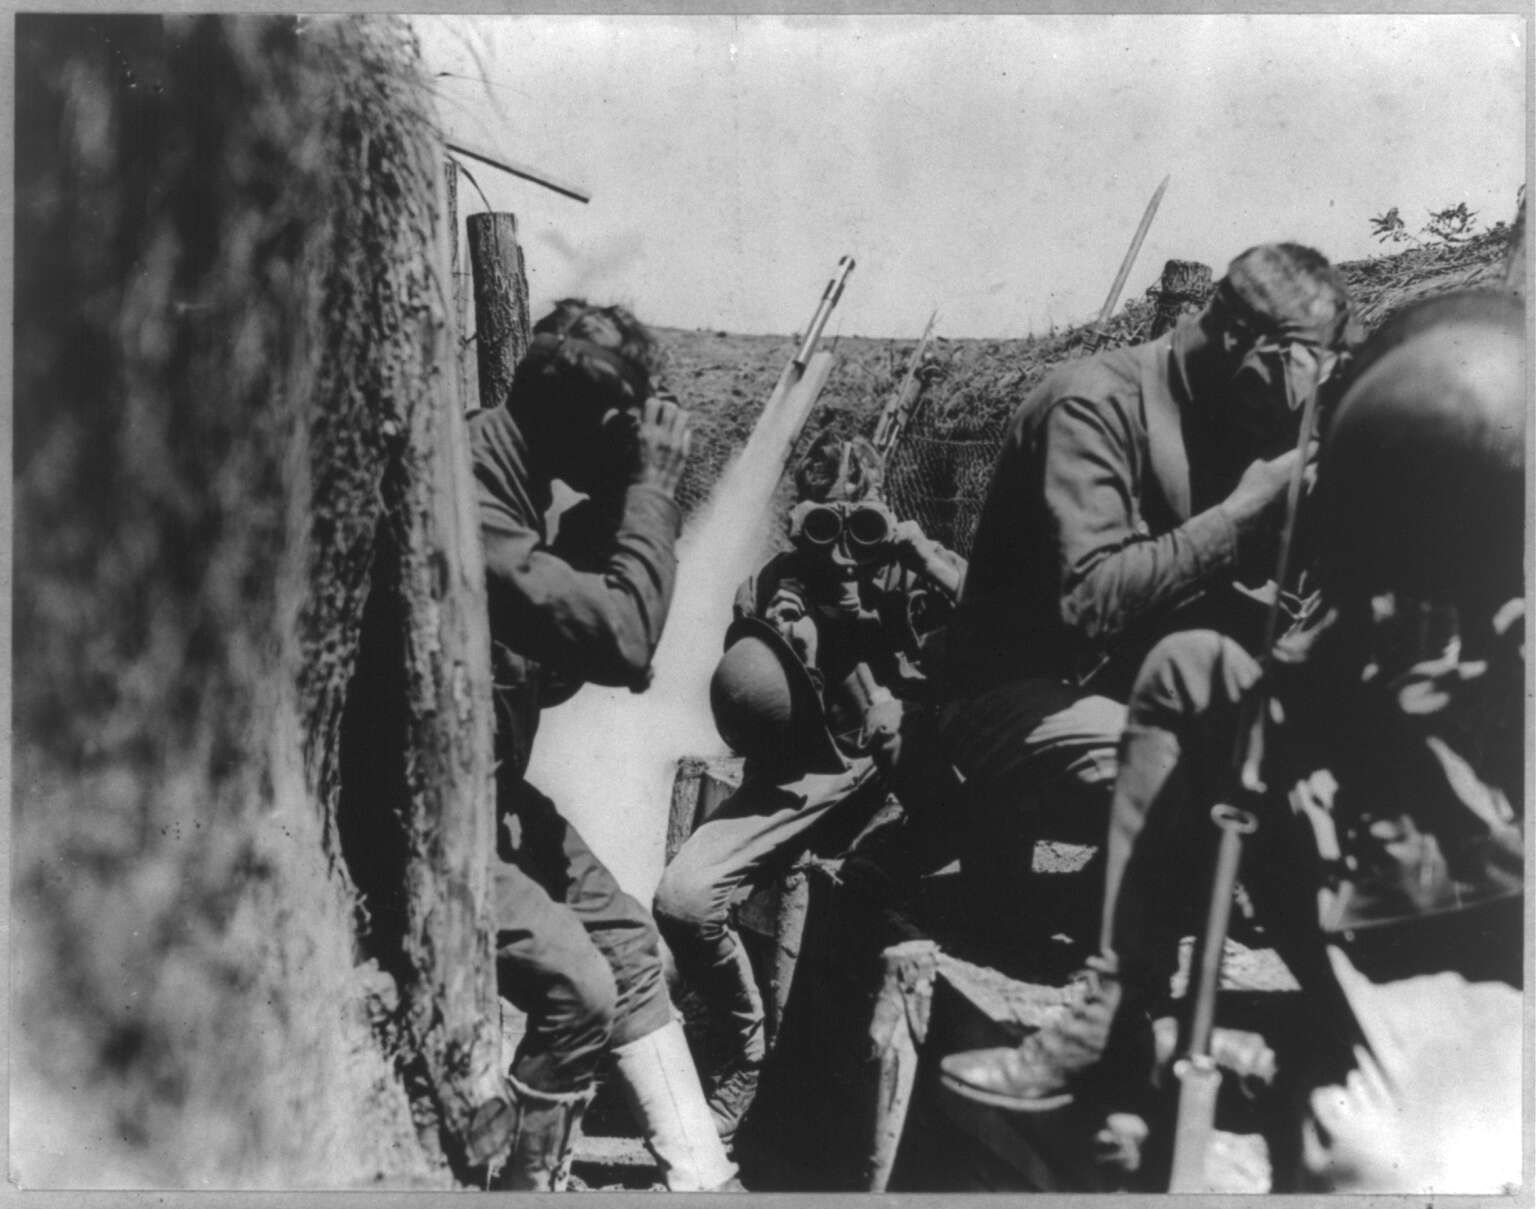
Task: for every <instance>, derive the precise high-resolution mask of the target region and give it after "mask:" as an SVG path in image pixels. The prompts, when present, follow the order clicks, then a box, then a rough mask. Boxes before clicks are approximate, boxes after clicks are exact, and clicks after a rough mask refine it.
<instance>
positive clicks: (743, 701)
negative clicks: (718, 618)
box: [709, 617, 847, 772]
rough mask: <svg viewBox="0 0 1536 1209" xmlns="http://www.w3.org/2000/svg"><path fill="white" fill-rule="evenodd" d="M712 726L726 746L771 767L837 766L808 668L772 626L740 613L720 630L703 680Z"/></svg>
mask: <svg viewBox="0 0 1536 1209" xmlns="http://www.w3.org/2000/svg"><path fill="white" fill-rule="evenodd" d="M709 707H710V710H711V711H712V712H713V713H714V716H715V727H716V729H717V730H719V732H720V737H721V738H722V739H724V740H725V741H726V743H727V744H729V745H730V748H731V750H732V751H734V752H736V753H737V754H738V755H742V756H746V757H747V758H748V759H749V760H753V761H756V762H760V763H763V764H766V765H769V766H772V767H774V768H780V769H795V770H803V771H805V772H841V771H842V770H843V769H845V768H846V767H847V764H846V762H845V761H844V760H843V757H842V756H841V755H840V754H839V753H838V750H837V744H836V743H835V742H834V741H833V739H832V735H831V733H830V732H829V731H828V729H827V722H826V715H825V712H824V711H823V709H822V704H821V696H820V694H819V693H818V692H817V691H816V685H815V683H814V682H813V681H812V680H811V675H810V672H808V671H807V670H806V667H805V665H804V664H803V663H801V662H800V660H799V658H798V657H797V656H796V655H795V653H794V651H793V650H792V649H791V648H790V646H789V644H788V643H787V642H785V641H784V639H783V638H781V637H780V636H779V633H778V631H777V630H775V629H774V628H773V626H771V625H769V624H768V623H767V622H766V621H763V620H762V619H760V618H757V617H743V618H739V619H738V620H737V621H735V622H733V623H732V624H731V627H730V629H728V630H727V631H726V635H725V654H724V655H722V656H721V657H720V662H719V663H718V664H716V666H715V673H714V675H713V676H712V677H711V678H710V682H709Z"/></svg>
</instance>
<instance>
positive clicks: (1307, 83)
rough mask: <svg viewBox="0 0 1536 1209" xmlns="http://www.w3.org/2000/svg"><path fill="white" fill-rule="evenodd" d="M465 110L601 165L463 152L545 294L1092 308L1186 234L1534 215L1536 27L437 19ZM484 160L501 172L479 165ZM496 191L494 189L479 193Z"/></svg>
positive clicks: (1345, 18) (434, 55) (808, 305)
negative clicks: (506, 164) (519, 166)
mask: <svg viewBox="0 0 1536 1209" xmlns="http://www.w3.org/2000/svg"><path fill="white" fill-rule="evenodd" d="M413 25H414V26H415V28H416V30H417V32H418V34H419V36H420V38H421V42H422V49H423V54H424V57H425V62H426V66H427V69H428V72H429V74H430V75H431V76H432V84H433V89H434V94H435V96H436V98H437V101H438V106H439V113H440V116H441V118H442V120H443V122H444V124H445V126H446V127H447V129H448V130H449V133H450V135H453V134H457V135H458V136H459V137H462V138H465V139H470V140H472V141H474V142H476V143H480V144H483V145H486V146H488V147H492V148H495V149H497V150H498V151H499V152H500V153H501V154H503V155H505V156H507V157H508V158H510V159H513V160H516V161H518V162H520V163H523V164H528V165H532V166H535V167H537V168H538V169H540V170H541V171H543V172H544V173H546V174H548V175H549V176H551V177H554V178H557V179H559V180H562V181H567V182H571V183H574V184H577V185H579V186H580V187H581V188H583V189H585V190H587V191H589V192H590V193H591V195H592V200H591V202H590V203H588V204H585V205H583V204H581V203H579V202H575V201H572V200H570V199H568V198H565V197H562V196H559V195H557V194H555V193H552V192H550V191H548V190H545V189H542V188H540V187H539V186H537V185H534V184H531V183H529V182H526V181H522V180H519V179H517V178H515V177H511V176H508V175H506V174H504V173H501V172H498V171H496V170H495V169H492V168H488V167H485V166H483V165H478V164H474V163H469V164H467V165H466V166H467V167H468V170H469V171H470V173H471V174H472V175H473V177H474V184H470V183H469V182H467V181H464V182H461V187H460V194H459V196H460V206H461V212H473V211H475V210H477V209H484V208H487V207H488V208H491V209H495V210H501V211H510V212H512V213H513V214H515V215H516V216H517V219H518V228H519V236H520V242H521V243H522V246H523V249H524V254H525V257H526V260H527V263H528V271H529V288H530V294H531V301H532V306H533V309H534V312H535V314H538V313H540V312H541V311H542V310H543V309H544V308H545V307H547V305H548V304H549V303H550V302H551V301H553V300H554V299H556V298H559V297H564V296H567V295H580V296H585V297H588V298H590V299H591V300H593V301H597V302H609V301H617V302H623V303H626V304H627V305H629V306H631V307H632V308H633V309H634V310H635V311H636V313H637V314H638V315H639V316H640V317H641V318H642V319H643V320H645V321H647V322H649V323H653V324H657V325H661V326H668V327H682V328H706V329H717V330H725V331H730V332H737V333H775V334H787V333H791V332H799V331H802V330H803V329H804V327H805V325H806V324H807V323H808V321H809V320H810V317H811V314H812V312H813V311H814V309H815V306H816V302H817V299H818V298H819V297H820V294H821V290H822V288H823V286H824V285H825V284H826V282H827V279H828V278H829V277H830V276H831V275H832V272H833V270H834V268H835V266H836V263H837V260H838V258H839V256H841V255H843V254H845V253H846V254H850V255H852V256H853V257H854V258H855V260H856V262H857V267H856V268H855V269H854V272H853V274H852V276H851V277H850V279H849V282H848V287H847V290H846V292H845V294H844V296H843V299H842V302H841V303H840V304H839V306H838V309H837V311H836V313H835V314H834V316H833V319H832V322H831V323H829V325H828V327H827V333H828V335H838V334H841V335H859V336H882V337H906V338H912V337H915V336H917V335H918V334H919V333H920V332H921V331H922V328H923V325H924V323H925V322H926V321H927V318H928V315H929V312H930V311H932V310H934V309H935V308H937V310H938V312H939V318H938V322H937V325H936V329H935V330H936V331H937V333H938V334H939V335H941V336H947V337H974V336H992V337H1010V336H1020V335H1024V334H1027V333H1032V332H1033V333H1040V332H1045V331H1048V330H1049V329H1050V328H1052V327H1053V326H1055V327H1063V326H1070V325H1072V324H1075V323H1079V322H1082V321H1084V320H1088V319H1091V318H1093V317H1094V316H1095V315H1096V314H1097V312H1098V310H1099V308H1100V306H1101V305H1102V304H1103V302H1104V298H1105V295H1106V293H1107V292H1108V290H1109V287H1110V284H1111V283H1112V281H1113V280H1114V277H1115V273H1116V270H1117V269H1118V268H1119V265H1120V261H1121V258H1122V257H1123V256H1124V254H1125V251H1126V248H1127V247H1128V245H1129V243H1130V239H1131V236H1132V234H1133V233H1134V231H1135V229H1136V225H1137V222H1138V221H1139V219H1140V217H1141V214H1142V211H1143V209H1144V208H1145V206H1146V204H1147V202H1148V200H1149V199H1150V198H1151V196H1152V193H1153V191H1154V189H1155V188H1156V187H1157V184H1158V182H1159V181H1160V180H1162V178H1163V177H1164V176H1165V175H1166V176H1170V177H1171V178H1172V179H1171V181H1170V183H1169V186H1168V190H1167V193H1166V195H1165V196H1164V198H1163V201H1162V204H1161V207H1160V209H1159V211H1158V213H1157V216H1156V219H1155V220H1154V222H1153V224H1152V227H1151V230H1150V233H1149V234H1148V236H1147V239H1146V242H1145V244H1144V246H1143V248H1142V250H1141V253H1140V255H1139V257H1138V259H1137V261H1136V265H1135V267H1134V269H1133V271H1132V273H1131V276H1130V278H1129V281H1128V283H1127V285H1126V289H1125V292H1124V294H1123V295H1122V301H1123V300H1124V299H1125V298H1129V297H1134V296H1136V295H1138V294H1140V293H1142V292H1143V291H1145V290H1146V289H1147V288H1148V287H1149V286H1151V285H1153V284H1154V283H1155V282H1156V280H1157V278H1158V277H1159V275H1160V273H1161V271H1162V266H1163V263H1164V262H1165V261H1166V260H1168V259H1170V258H1179V259H1187V260H1199V261H1203V262H1205V263H1207V264H1210V265H1212V266H1213V267H1214V268H1215V269H1216V271H1217V273H1218V274H1219V273H1220V271H1221V270H1222V268H1223V267H1224V266H1225V265H1226V263H1227V262H1228V261H1229V260H1231V258H1232V257H1233V256H1235V255H1237V253H1239V252H1241V251H1242V250H1243V249H1244V248H1246V247H1249V246H1251V245H1253V244H1255V243H1260V242H1264V241H1267V240H1282V239H1291V240H1296V241H1299V242H1302V243H1306V244H1310V245H1311V246H1313V247H1315V248H1317V249H1318V250H1320V251H1321V252H1322V253H1323V254H1324V255H1326V256H1328V257H1329V258H1330V259H1331V260H1335V261H1342V260H1353V259H1359V258H1362V257H1367V256H1373V255H1378V254H1382V253H1383V252H1389V251H1393V250H1396V249H1395V248H1392V247H1390V246H1385V245H1382V244H1379V243H1377V242H1376V241H1375V240H1374V239H1373V237H1372V233H1371V225H1370V221H1369V220H1370V218H1371V216H1373V215H1376V214H1380V213H1382V212H1384V211H1386V210H1387V209H1389V208H1390V207H1392V206H1398V207H1400V209H1401V212H1402V214H1403V216H1404V218H1405V220H1406V221H1407V223H1408V226H1409V229H1410V230H1417V229H1418V228H1419V227H1421V226H1422V224H1423V223H1424V221H1425V220H1426V218H1427V213H1428V211H1430V210H1433V209H1439V208H1441V207H1443V206H1446V205H1454V204H1457V203H1460V202H1465V203H1466V204H1467V205H1468V206H1469V207H1470V208H1471V209H1472V210H1474V211H1476V212H1478V215H1479V219H1478V223H1479V226H1483V225H1487V224H1491V223H1493V222H1495V221H1498V220H1504V221H1509V220H1511V219H1512V218H1513V217H1514V213H1515V206H1516V194H1517V190H1518V189H1519V187H1520V186H1521V184H1522V183H1523V182H1524V180H1525V175H1526V142H1527V140H1526V129H1525V125H1526V97H1525V89H1526V62H1527V57H1528V55H1529V53H1530V52H1529V48H1528V47H1527V46H1526V45H1525V27H1524V23H1523V21H1522V20H1521V19H1520V18H1519V17H1518V16H1511V15H1498V14H1467V15H1448V16H1435V15H1428V16H1426V15H1390V14H1382V15H1363V16H1362V15H1356V16H1349V15H1326V14H1309V15H1298V14H1288V15H1248V14H1217V15H1147V16H1116V15H1072V16H1024V15H902V16H760V15H738V16H727V15H719V16H615V15H607V16H504V17H480V16H442V17H418V18H413ZM477 187H478V191H477ZM482 194H483V197H482Z"/></svg>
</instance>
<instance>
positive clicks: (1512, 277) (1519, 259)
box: [1504, 188, 1528, 298]
mask: <svg viewBox="0 0 1536 1209" xmlns="http://www.w3.org/2000/svg"><path fill="white" fill-rule="evenodd" d="M1527 246H1528V245H1527V243H1526V233H1525V190H1524V189H1523V188H1522V189H1521V190H1520V208H1519V209H1518V210H1517V211H1516V212H1515V225H1514V228H1513V229H1512V230H1511V231H1510V233H1509V251H1508V252H1506V253H1505V254H1504V288H1505V289H1507V290H1509V291H1510V292H1511V293H1513V294H1515V295H1516V296H1517V297H1520V298H1524V297H1525V289H1526V284H1525V273H1526V261H1525V250H1526V248H1527Z"/></svg>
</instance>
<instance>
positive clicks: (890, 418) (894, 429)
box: [873, 310, 939, 458]
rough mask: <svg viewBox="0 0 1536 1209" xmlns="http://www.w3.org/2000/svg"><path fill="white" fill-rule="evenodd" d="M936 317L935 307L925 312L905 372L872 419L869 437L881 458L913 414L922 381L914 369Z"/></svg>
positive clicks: (903, 430) (899, 435)
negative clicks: (924, 324) (877, 416)
mask: <svg viewBox="0 0 1536 1209" xmlns="http://www.w3.org/2000/svg"><path fill="white" fill-rule="evenodd" d="M938 317H939V312H938V311H937V310H935V311H934V312H933V314H931V315H929V316H928V326H927V327H925V328H924V329H923V337H922V339H921V340H919V341H918V342H917V348H915V349H914V350H913V351H912V356H911V357H910V358H909V359H908V360H907V372H906V376H905V377H903V378H902V380H901V389H900V390H898V391H897V392H896V394H895V395H894V396H893V397H892V399H891V401H890V402H889V403H887V404H886V405H885V410H883V411H882V412H881V413H880V419H879V420H878V421H876V423H875V435H874V438H873V441H874V446H875V449H876V450H878V451H879V453H880V456H881V457H882V458H884V457H887V456H889V454H890V452H891V450H893V449H895V448H896V442H897V441H899V440H900V439H901V434H902V433H903V432H905V431H906V427H907V425H908V424H909V423H910V422H911V420H912V417H913V416H914V415H916V414H917V404H918V402H919V401H920V399H921V397H922V391H923V384H922V383H921V382H919V381H918V380H917V371H918V369H919V368H920V367H921V366H922V364H923V354H924V353H925V352H927V351H928V341H929V340H931V339H932V338H933V323H934V320H936V319H937V318H938Z"/></svg>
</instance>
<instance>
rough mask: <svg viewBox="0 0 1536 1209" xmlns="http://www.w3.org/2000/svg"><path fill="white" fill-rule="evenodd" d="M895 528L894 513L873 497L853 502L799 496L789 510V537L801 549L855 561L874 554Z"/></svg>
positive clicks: (882, 548)
mask: <svg viewBox="0 0 1536 1209" xmlns="http://www.w3.org/2000/svg"><path fill="white" fill-rule="evenodd" d="M895 532H896V516H895V514H894V513H892V512H891V510H890V509H889V508H887V507H886V506H885V505H884V504H882V503H879V502H878V501H876V500H860V501H859V502H857V503H852V504H844V503H826V504H822V503H816V502H814V501H812V500H802V501H801V502H800V503H798V504H796V505H795V506H794V508H793V509H791V510H790V513H789V537H790V540H791V541H792V542H794V543H795V545H796V546H798V547H799V548H800V549H802V550H808V551H819V552H822V553H825V554H841V555H843V556H844V557H847V558H851V559H853V560H854V561H855V562H865V561H867V560H869V559H872V558H875V557H877V556H878V555H879V554H880V553H881V551H883V550H884V549H885V547H886V546H887V545H889V544H890V541H891V538H892V536H893V535H894V534H895Z"/></svg>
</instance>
